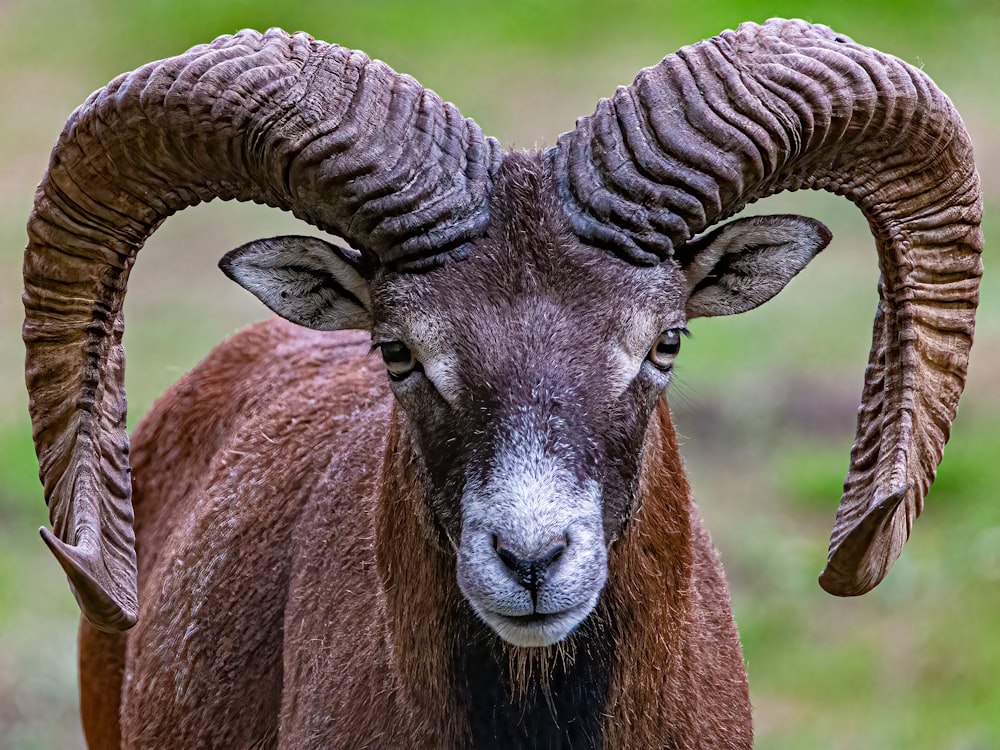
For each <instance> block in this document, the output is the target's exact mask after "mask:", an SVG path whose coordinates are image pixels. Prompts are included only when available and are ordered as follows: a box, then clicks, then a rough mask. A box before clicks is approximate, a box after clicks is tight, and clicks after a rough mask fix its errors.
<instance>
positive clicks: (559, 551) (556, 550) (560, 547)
mask: <svg viewBox="0 0 1000 750" xmlns="http://www.w3.org/2000/svg"><path fill="white" fill-rule="evenodd" d="M565 551H566V545H565V544H557V545H556V546H555V547H553V548H552V549H550V550H549V552H548V554H547V555H546V556H545V557H544V558H542V562H544V563H545V567H549V566H550V565H554V564H555V563H557V562H559V558H560V557H562V556H563V552H565Z"/></svg>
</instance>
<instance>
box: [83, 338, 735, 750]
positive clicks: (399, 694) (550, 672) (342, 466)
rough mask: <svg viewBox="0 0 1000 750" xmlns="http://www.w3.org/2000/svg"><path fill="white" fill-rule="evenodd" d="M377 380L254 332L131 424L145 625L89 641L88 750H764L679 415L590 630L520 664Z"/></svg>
mask: <svg viewBox="0 0 1000 750" xmlns="http://www.w3.org/2000/svg"><path fill="white" fill-rule="evenodd" d="M275 355H277V356H275ZM381 370H382V368H381V366H380V364H379V363H377V362H376V361H374V360H372V359H371V358H369V357H368V356H367V339H366V337H365V336H364V335H363V334H350V333H333V334H322V333H316V332H311V331H307V330H304V329H301V328H297V327H295V326H292V325H289V324H288V323H285V322H281V321H274V322H269V323H265V324H260V325H257V326H255V327H253V328H251V329H249V330H247V331H245V332H243V333H241V334H239V335H237V336H236V337H234V338H233V339H231V340H230V341H228V342H226V343H225V344H224V345H222V346H221V347H219V348H218V349H217V350H216V351H215V352H213V353H212V354H211V355H210V356H209V357H208V359H206V360H205V362H203V363H202V364H201V365H200V366H199V367H198V368H196V369H195V370H194V371H193V372H191V373H190V374H189V375H187V376H186V377H185V378H183V379H182V380H181V381H180V382H179V383H178V384H177V385H176V386H175V387H174V388H173V389H171V391H169V392H168V393H167V395H165V396H164V397H163V398H162V399H161V400H160V401H159V403H158V404H157V405H156V407H155V408H154V409H153V411H152V412H151V413H150V414H149V416H148V417H147V418H146V419H145V420H144V421H143V423H142V424H141V425H140V426H139V428H138V429H137V430H136V433H135V437H134V452H133V456H134V464H133V466H134V485H135V507H136V528H137V534H138V550H139V561H140V592H141V596H140V601H141V606H142V609H141V616H140V620H139V625H138V626H136V628H135V629H134V630H132V631H130V632H129V633H127V634H124V635H108V634H105V633H98V632H96V631H94V630H92V629H91V628H89V626H86V625H85V626H83V630H82V632H81V656H80V659H81V682H82V687H83V711H84V726H85V730H86V733H87V738H88V742H89V743H90V744H91V746H92V747H109V746H117V745H118V736H119V733H120V736H121V738H122V740H123V742H124V746H125V747H261V748H263V747H285V748H305V747H344V748H364V747H370V748H392V747H398V748H404V747H405V748H412V747H427V748H432V747H433V748H442V747H472V746H476V747H483V746H497V747H499V746H504V747H519V746H520V747H552V748H556V747H664V746H666V747H678V748H680V747H689V748H740V747H749V746H750V744H751V740H750V736H749V726H750V716H749V701H748V696H747V687H746V681H745V677H744V672H743V667H742V663H741V657H740V648H739V644H738V641H737V637H736V632H735V628H734V627H733V623H732V619H731V616H730V614H729V608H728V600H727V599H728V597H727V593H726V588H725V584H724V582H723V579H722V574H721V571H720V568H719V564H718V561H717V559H716V555H715V552H714V551H713V549H712V546H711V543H710V542H709V540H708V537H707V536H706V535H705V533H704V532H703V531H702V528H701V523H700V520H699V518H698V515H697V512H696V510H695V508H694V506H693V505H692V503H691V500H690V497H689V491H688V486H687V483H686V480H685V479H684V474H683V470H682V467H681V465H680V461H679V459H678V457H677V446H676V442H675V440H674V433H673V428H672V426H671V424H670V419H669V415H668V412H667V408H666V403H665V402H662V403H661V405H660V407H659V410H658V418H657V419H656V420H655V421H654V423H653V424H651V425H650V427H649V430H648V436H647V442H646V449H645V452H646V462H645V466H646V471H645V473H644V475H643V477H642V494H641V499H640V505H639V507H638V508H637V509H636V512H635V514H634V515H633V517H632V519H631V520H630V521H629V522H628V524H627V527H626V533H625V535H624V537H623V538H622V539H620V540H618V542H617V543H616V544H615V545H614V546H613V548H612V555H611V560H610V574H609V575H610V577H609V583H608V586H607V590H606V592H605V594H604V596H603V597H602V601H601V603H600V604H599V606H598V609H597V611H595V613H593V614H592V615H591V617H590V618H588V620H587V621H586V622H585V624H584V626H581V628H580V629H579V630H578V631H577V632H576V633H575V634H574V635H573V636H572V637H571V639H570V640H569V642H568V643H566V644H565V646H564V647H562V648H559V649H550V650H549V652H547V653H543V654H536V655H534V657H525V656H524V655H523V654H518V653H516V652H517V649H515V648H514V647H512V646H508V645H506V644H504V643H503V642H502V641H500V640H499V639H498V638H497V637H496V636H495V635H493V634H492V632H491V631H488V630H487V629H486V627H485V626H484V625H482V624H481V623H480V622H479V621H478V620H476V619H475V618H474V617H473V616H472V614H471V611H470V609H469V607H468V605H467V604H466V603H465V601H464V600H463V599H462V597H461V595H460V593H459V591H458V589H457V586H456V583H455V568H454V565H455V563H454V554H453V553H452V552H451V551H450V550H446V549H442V548H441V547H440V546H439V545H438V543H437V536H436V535H435V534H434V533H433V531H432V530H431V528H430V525H431V520H430V518H429V516H428V510H427V507H426V505H425V504H423V502H422V501H421V498H420V493H419V484H418V481H417V477H416V476H415V472H414V464H413V456H412V453H411V449H410V446H409V445H408V443H407V438H406V435H407V433H406V431H405V430H403V429H401V419H402V415H401V414H400V413H398V411H394V410H393V407H392V402H391V397H390V396H389V394H388V393H387V388H386V387H385V384H384V380H385V377H384V373H383V372H382V371H381ZM207 415H210V416H207ZM276 447H280V455H281V456H282V461H281V462H280V463H276V462H274V461H273V460H270V459H268V458H267V457H271V456H274V455H278V454H276V453H275V448H276ZM383 455H384V456H385V464H384V467H383V468H382V469H381V471H380V466H381V465H382V460H383ZM262 457H263V458H264V460H261V459H262ZM626 571H627V572H626ZM533 659H534V661H533ZM123 674H124V681H123V680H122V676H123ZM117 696H120V701H119V700H117ZM119 706H120V708H119ZM119 711H120V722H119V716H118V713H119Z"/></svg>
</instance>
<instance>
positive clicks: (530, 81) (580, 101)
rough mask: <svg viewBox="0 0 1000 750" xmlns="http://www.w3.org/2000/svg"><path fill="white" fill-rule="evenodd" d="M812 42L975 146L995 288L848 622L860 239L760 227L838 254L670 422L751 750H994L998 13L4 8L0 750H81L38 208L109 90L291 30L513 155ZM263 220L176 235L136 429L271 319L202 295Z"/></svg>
mask: <svg viewBox="0 0 1000 750" xmlns="http://www.w3.org/2000/svg"><path fill="white" fill-rule="evenodd" d="M771 16H798V17H803V18H806V19H808V20H811V21H815V22H821V23H826V24H829V25H831V26H833V27H834V28H836V29H837V30H838V31H841V32H843V33H846V34H848V35H850V36H853V37H854V38H855V39H856V40H858V41H860V42H863V43H866V44H869V45H872V46H875V47H878V48H880V49H883V50H884V51H887V52H891V53H893V54H896V55H898V56H900V57H902V58H904V59H906V60H908V61H910V62H912V63H914V64H916V65H918V66H921V67H923V68H924V69H925V70H926V72H927V73H929V74H930V75H931V76H932V77H933V78H934V79H935V80H936V81H937V82H938V84H939V85H941V86H942V88H944V89H945V90H946V91H948V92H949V94H950V95H951V97H952V99H953V100H954V101H955V103H956V105H957V106H958V108H959V110H960V111H961V112H962V113H963V116H964V117H965V120H966V123H967V125H968V126H969V129H970V131H971V132H972V136H973V141H974V143H975V146H976V150H977V156H978V159H979V164H980V172H981V174H982V177H983V181H984V187H985V197H986V211H987V213H986V216H987V219H986V236H987V256H986V266H987V276H986V279H985V281H984V284H983V301H982V305H981V308H980V319H979V321H980V322H979V326H978V330H977V341H976V346H975V349H974V352H973V361H972V364H971V368H970V370H971V375H970V381H969V385H968V389H967V392H966V396H965V399H964V401H963V404H962V407H961V410H960V414H959V418H958V421H957V423H956V425H955V428H954V437H953V439H952V441H951V443H950V444H949V446H948V448H947V451H946V454H945V460H944V462H943V464H942V466H941V469H940V472H939V477H938V481H937V483H936V484H935V486H934V487H933V489H932V491H931V494H930V496H929V498H928V501H927V507H926V511H925V513H924V516H923V517H922V518H921V519H920V521H919V522H918V523H917V525H916V528H915V531H914V534H913V538H912V539H911V541H910V542H909V544H908V545H907V550H906V551H905V553H904V555H903V557H902V558H901V559H900V561H899V562H898V563H897V565H896V567H895V569H894V570H893V572H892V574H891V575H890V576H889V578H888V579H887V580H886V581H885V583H883V584H882V585H881V586H880V587H879V588H878V589H876V590H875V591H874V592H872V593H871V594H869V595H867V596H865V597H863V598H860V599H856V600H839V599H834V598H832V597H830V596H828V595H826V594H824V593H823V592H822V591H821V590H820V589H819V587H818V585H817V584H816V581H815V579H816V575H817V574H818V572H819V570H820V569H821V567H822V564H823V562H824V560H825V555H826V543H827V535H828V533H829V528H830V525H831V523H832V520H833V515H834V512H835V510H836V505H837V500H838V497H839V491H840V485H841V482H842V480H843V474H844V472H845V470H846V467H847V456H848V451H849V448H850V444H851V441H852V438H853V429H854V413H855V410H856V407H857V399H858V396H859V394H860V389H861V377H862V371H863V368H864V364H865V361H866V358H867V350H868V344H869V337H870V331H871V328H870V326H871V317H872V312H873V310H874V300H875V282H876V277H877V271H876V265H875V255H874V251H873V249H872V243H871V239H870V237H869V235H868V232H867V227H866V224H865V222H864V220H863V219H862V218H861V216H860V214H859V213H858V212H857V210H856V209H855V208H854V207H853V206H851V205H850V204H848V203H847V202H846V201H843V200H840V199H837V198H834V197H832V196H828V195H825V194H822V195H820V194H797V195H792V196H780V197H777V198H774V199H770V200H768V201H767V202H765V203H763V204H760V205H759V206H754V207H753V208H754V211H755V212H775V213H777V212H787V211H792V212H799V213H807V214H810V215H813V216H815V217H817V218H819V219H821V220H823V221H825V222H827V224H828V225H829V226H830V227H831V228H832V229H833V231H834V234H835V240H834V243H833V244H832V245H831V247H830V248H829V249H828V250H826V252H824V253H823V254H822V256H821V257H820V258H818V259H817V260H816V261H814V263H813V264H812V265H811V266H810V267H809V268H808V269H807V270H806V271H805V272H804V273H803V274H802V275H801V276H800V277H799V278H797V279H796V280H795V281H794V282H793V283H792V285H791V286H790V288H789V289H788V290H787V291H786V292H784V293H783V294H782V295H780V296H779V297H778V298H777V299H776V300H774V301H773V302H771V303H769V304H768V305H766V306H764V307H763V308H761V309H760V310H757V311H754V312H752V313H748V314H746V315H743V316H739V317H737V318H734V319H726V320H712V321H696V322H695V324H693V325H692V326H691V328H692V331H693V333H694V338H693V340H691V341H686V342H685V344H684V351H683V353H682V357H681V360H680V366H679V378H678V379H679V382H678V383H677V385H676V386H675V387H674V388H673V392H672V395H671V401H672V404H673V407H674V410H675V413H676V418H677V421H678V426H679V429H680V431H681V433H682V435H683V442H684V445H683V449H682V450H683V451H684V454H685V456H686V458H687V461H688V465H689V469H690V473H691V476H692V481H693V483H694V487H695V493H696V496H697V497H698V499H699V502H700V505H701V507H702V510H703V512H704V514H705V516H706V517H707V519H708V523H709V527H710V528H711V530H712V532H713V535H714V538H715V540H716V542H717V543H718V545H719V547H720V548H721V550H722V554H723V557H724V562H725V565H726V569H727V573H728V576H729V580H730V583H731V586H732V589H733V600H734V609H735V612H736V617H737V621H738V624H739V627H740V631H741V634H742V638H743V643H744V648H745V656H746V660H747V663H748V668H749V674H750V682H751V695H752V698H753V702H754V705H755V716H756V726H757V733H758V741H757V746H758V747H760V748H788V749H793V748H794V749H801V748H831V749H832V748H844V749H847V748H851V749H855V748H873V749H882V748H913V749H918V748H926V749H928V750H932V749H933V750H940V749H941V748H949V749H953V750H986V749H988V748H1000V677H998V675H1000V504H998V503H997V501H996V500H997V497H996V496H997V494H998V493H997V487H998V486H1000V390H998V388H997V385H998V383H997V377H996V374H995V373H996V372H997V371H998V369H1000V279H998V278H997V277H995V276H993V275H991V274H990V271H992V270H993V269H992V268H991V266H992V265H993V264H992V260H991V258H992V254H991V251H990V247H991V245H992V240H993V239H994V237H995V236H996V233H997V229H996V224H995V222H994V220H993V219H992V217H993V216H995V212H996V209H997V208H998V200H1000V181H998V180H1000V178H998V176H997V175H998V168H1000V131H998V129H997V127H996V125H995V123H996V122H997V118H998V115H1000V103H998V100H1000V87H998V84H997V71H998V70H1000V46H998V45H997V42H996V40H997V38H998V32H1000V8H998V7H997V5H996V3H995V2H990V1H987V0H983V1H981V2H974V1H970V0H945V1H943V2H930V1H929V0H918V1H912V0H893V1H891V2H879V1H878V0H867V1H865V2H856V1H855V0H843V1H842V2H837V3H832V2H831V3H820V2H793V1H792V0H788V1H782V2H766V1H765V2H744V1H742V0H728V1H725V2H711V1H709V2H690V0H687V1H686V2H675V1H673V0H658V1H657V2H653V1H651V0H621V1H620V2H611V1H610V0H588V1H586V2H568V1H567V0H547V1H546V2H540V1H538V2H536V1H529V0H508V2H502V3H499V2H497V3H485V2H484V3H473V2H468V1H466V2H444V1H443V0H442V1H438V2H414V1H413V0H410V1H409V2H400V1H398V0H392V1H388V0H387V1H383V2H380V1H378V0H371V1H369V2H357V1H355V2H340V1H338V0H327V1H325V2H312V1H310V0H300V1H299V2H296V3H288V4H282V3H276V2H273V0H271V1H270V2H264V1H263V0H215V1H213V2H203V1H200V2H195V1H194V0H149V1H147V2H135V1H134V0H129V1H128V2H126V1H125V0H106V1H104V2H101V1H100V0H75V1H74V2H70V1H69V0H4V1H3V2H2V3H0V248H2V249H0V747H2V748H17V749H18V750H22V749H24V750H27V749H29V748H78V747H81V746H82V738H81V734H80V728H79V719H78V715H77V709H76V684H75V671H76V668H75V629H76V616H77V615H76V609H75V604H74V602H73V599H72V597H71V595H70V594H69V591H68V590H67V589H66V586H65V582H64V580H63V577H62V575H61V573H60V571H59V569H58V566H57V565H56V564H55V562H54V560H52V559H51V557H50V556H49V555H48V553H47V552H46V550H45V549H44V546H43V545H42V543H41V542H40V541H39V539H38V537H37V534H36V532H35V529H36V528H37V527H38V526H39V525H41V524H42V523H45V522H46V513H45V508H44V504H43V502H42V497H41V490H40V486H39V484H38V481H37V478H36V472H37V469H36V465H35V460H34V455H33V450H32V447H31V441H30V427H29V424H28V420H27V411H26V402H27V398H26V395H25V393H24V386H23V379H22V362H23V348H22V346H21V342H20V336H19V326H20V321H21V316H22V311H21V306H20V300H19V296H20V277H19V273H20V253H21V249H22V248H23V246H24V242H25V234H24V222H25V219H26V217H27V215H28V212H29V210H30V207H31V199H32V193H33V190H34V186H35V185H36V184H37V182H38V180H39V178H40V177H41V174H42V172H43V170H44V169H45V165H46V162H47V158H48V152H49V149H50V148H51V144H52V143H53V142H54V140H55V138H56V136H57V135H58V132H59V130H60V128H61V126H62V123H63V121H64V120H65V118H66V116H67V115H68V114H69V112H70V111H71V110H72V109H73V107H75V106H76V105H77V104H78V103H80V102H81V101H83V99H84V98H85V97H86V96H87V94H89V93H90V91H92V90H93V89H95V88H98V87H100V86H101V85H103V84H104V83H105V82H107V81H108V80H110V78H112V77H113V76H115V75H116V74H118V73H119V72H121V71H124V70H128V69H132V68H134V67H137V66H139V65H141V64H142V63H144V62H147V61H148V60H152V59H156V58H159V57H164V56H168V55H172V54H175V53H178V52H180V51H182V50H184V49H186V48H187V47H189V46H191V45H193V44H197V43H200V42H203V41H207V40H209V39H211V38H213V37H214V36H216V35H218V34H222V33H230V32H233V31H235V30H237V29H239V28H244V27H254V28H265V27H268V26H283V27H285V28H288V29H290V30H298V29H303V30H307V31H309V32H310V33H312V34H313V35H314V36H316V37H318V38H321V39H325V40H327V41H336V42H339V43H341V44H344V45H346V46H351V47H356V48H359V49H363V50H365V51H366V52H368V53H369V54H370V55H371V56H373V57H379V58H381V59H384V60H386V61H387V62H388V63H389V64H390V65H392V66H393V67H394V68H396V69H397V70H399V71H402V72H407V73H410V74H412V75H414V76H415V77H417V78H418V79H419V80H420V81H421V82H422V83H423V84H424V85H426V86H429V87H431V88H434V89H435V90H436V91H438V92H439V93H440V94H441V95H442V96H443V97H444V98H446V99H450V100H452V101H454V102H456V103H457V104H458V105H459V106H460V107H461V108H462V111H463V113H464V114H465V115H466V116H470V117H473V118H475V119H476V120H477V121H478V122H479V123H480V124H481V125H482V126H483V128H484V130H485V131H486V132H487V133H490V134H492V135H495V136H497V137H498V138H500V140H501V141H502V142H503V143H504V144H505V145H507V146H516V147H533V146H543V147H544V146H548V145H551V144H552V143H554V142H555V138H556V136H557V135H558V134H559V133H560V132H562V131H564V130H568V129H570V128H572V126H573V122H574V118H575V117H576V116H578V115H582V114H588V113H589V112H591V111H592V110H593V107H594V104H595V102H596V100H597V99H598V98H599V97H601V96H605V95H608V94H610V93H611V92H613V91H614V87H615V86H616V85H618V84H623V83H628V82H629V81H630V80H631V79H632V77H633V76H634V74H635V72H636V71H637V70H638V69H639V68H640V67H643V66H647V65H651V64H654V63H655V62H657V61H658V60H659V59H660V58H661V57H662V56H663V55H665V54H667V53H669V52H672V51H673V50H675V49H676V48H677V47H679V46H681V45H684V44H688V43H691V42H694V41H697V40H699V39H701V38H704V37H706V36H711V35H713V34H716V33H718V32H719V31H721V30H723V29H725V28H731V27H734V26H735V25H736V24H738V23H739V22H741V21H744V20H754V21H763V20H764V19H766V18H768V17H771ZM301 230H302V228H301V227H300V225H297V224H296V222H294V221H293V220H292V219H290V218H289V217H288V216H285V215H283V214H280V213H279V212H276V211H273V210H268V209H264V208H261V207H257V206H240V205H230V204H212V205H209V206H202V207H198V208H195V209H191V210H188V211H185V212H184V213H182V214H181V215H179V216H177V217H175V218H172V219H171V220H170V221H169V222H167V224H166V225H165V227H164V228H163V229H162V230H161V231H160V232H158V233H157V235H155V236H154V238H153V239H152V240H151V241H150V242H149V243H148V244H147V249H146V250H145V251H144V252H143V253H142V255H141V256H140V259H139V261H138V264H137V267H136V270H135V272H134V273H133V276H132V278H133V281H132V284H131V288H130V297H129V300H128V303H127V319H128V323H129V325H128V332H127V334H126V344H127V350H128V355H129V370H128V389H129V398H130V403H131V406H132V408H131V418H132V420H133V423H134V421H135V420H136V419H138V418H139V417H141V415H142V414H143V413H144V412H145V411H146V410H147V409H148V408H149V405H150V404H151V403H152V401H153V399H154V398H155V397H156V396H157V395H158V394H159V393H161V392H162V391H163V389H164V388H166V387H167V386H168V385H169V384H170V383H171V382H173V381H174V380H175V379H176V378H177V377H178V376H179V375H180V374H181V373H183V372H184V371H186V370H187V369H189V368H190V367H191V366H192V365H193V364H194V363H195V362H197V361H198V360H199V359H200V358H201V357H203V356H204V355H205V354H206V353H207V352H208V350H209V349H210V348H211V347H212V346H213V345H215V344H216V343H218V342H219V341H220V340H221V339H222V338H223V337H225V336H226V335H228V334H229V333H231V332H232V331H233V330H235V329H237V328H239V327H241V326H243V325H246V324H247V323H249V322H250V321H252V320H256V319H260V318H263V317H266V311H265V310H263V309H262V308H261V307H260V306H259V305H258V303H257V302H256V301H255V300H253V299H251V298H249V296H248V295H246V294H245V293H243V292H242V291H241V290H239V289H238V288H236V287H235V286H234V285H231V284H229V283H228V282H227V281H225V279H223V278H222V276H221V274H219V273H218V271H217V270H216V269H215V262H216V260H217V259H218V257H219V256H221V255H222V254H223V253H224V252H225V251H227V250H228V249H230V248H232V247H235V246H236V245H238V244H241V243H243V242H245V241H247V240H250V239H253V238H255V237H259V236H264V235H267V234H275V233H281V232H290V231H301Z"/></svg>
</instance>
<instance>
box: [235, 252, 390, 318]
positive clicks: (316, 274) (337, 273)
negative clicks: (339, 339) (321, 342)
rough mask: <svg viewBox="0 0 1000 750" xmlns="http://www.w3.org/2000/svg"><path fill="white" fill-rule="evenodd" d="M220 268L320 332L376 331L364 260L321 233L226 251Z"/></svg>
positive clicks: (280, 310)
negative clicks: (346, 329)
mask: <svg viewBox="0 0 1000 750" xmlns="http://www.w3.org/2000/svg"><path fill="white" fill-rule="evenodd" d="M219 268H221V269H222V271H223V273H225V274H226V276H228V277H229V278H231V279H232V280H233V281H235V282H236V283H237V284H239V285H240V286H241V287H243V288H244V289H246V290H247V291H248V292H250V293H251V294H253V295H254V296H255V297H257V298H258V299H259V300H260V301H261V302H263V303H264V304H265V305H267V306H268V307H269V308H271V310H273V311H274V312H275V313H277V314H278V315H280V316H281V317H282V318H284V319H285V320H290V321H291V322H292V323H298V324H299V325H301V326H305V327H306V328H313V329H315V330H318V331H334V330H339V329H343V328H361V329H366V330H370V329H371V326H372V315H371V298H370V297H369V294H368V282H367V281H366V280H365V277H364V276H363V275H362V268H363V266H362V259H361V257H360V256H359V255H358V254H357V253H354V252H352V251H350V250H345V249H344V248H341V247H337V246H336V245H332V244H330V243H329V242H325V241H323V240H321V239H319V238H317V237H299V236H294V235H290V236H286V237H270V238H268V239H265V240H255V241H253V242H248V243H247V244H246V245H243V246H241V247H238V248H236V249H235V250H232V251H230V252H228V253H226V255H225V256H224V257H223V258H222V260H220V261H219Z"/></svg>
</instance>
